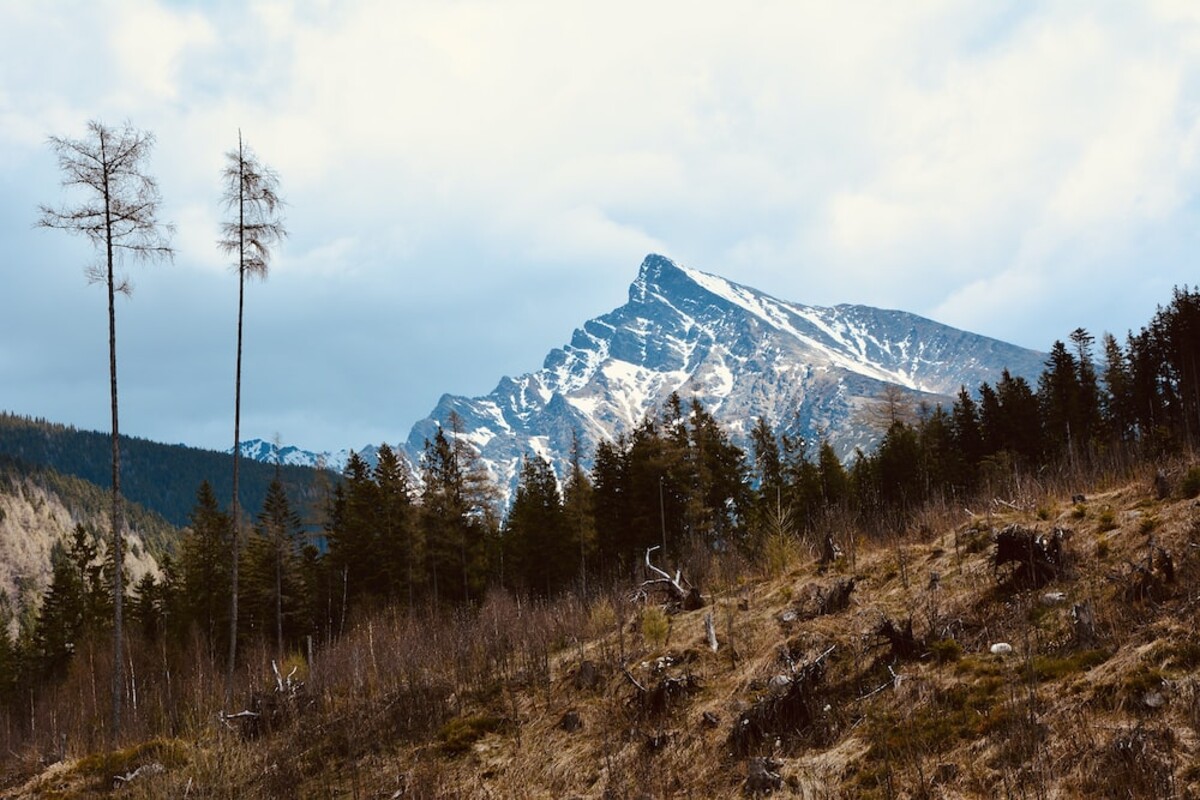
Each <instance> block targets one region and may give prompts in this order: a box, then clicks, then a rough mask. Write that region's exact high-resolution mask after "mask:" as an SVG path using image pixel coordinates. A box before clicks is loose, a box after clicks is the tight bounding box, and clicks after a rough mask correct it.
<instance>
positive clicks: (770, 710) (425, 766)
mask: <svg viewBox="0 0 1200 800" xmlns="http://www.w3.org/2000/svg"><path fill="white" fill-rule="evenodd" d="M974 512H975V513H971V512H970V511H968V510H966V509H961V508H960V509H954V510H946V509H943V510H941V511H938V512H932V511H930V512H927V513H926V514H925V515H924V516H923V517H922V518H920V519H919V520H917V521H916V522H915V523H914V524H912V525H910V526H909V527H908V528H907V529H906V530H903V531H897V532H896V534H895V535H894V536H893V537H891V538H890V539H888V540H884V541H880V540H878V539H873V540H865V539H863V538H861V537H857V538H855V537H851V536H850V535H849V534H840V535H841V536H842V541H841V545H842V548H843V550H844V551H845V552H846V553H847V554H848V555H844V556H842V557H841V558H840V559H839V560H837V561H836V562H834V563H833V564H830V565H827V567H825V568H823V567H822V566H821V565H820V564H819V563H818V559H817V556H818V555H819V552H820V549H819V548H818V547H816V546H813V545H812V544H811V543H807V542H794V541H793V542H788V541H782V540H781V541H776V542H774V543H773V546H772V547H771V548H769V550H770V551H771V553H772V556H771V558H770V559H767V560H768V561H770V562H771V563H770V565H769V566H762V565H758V566H752V565H746V564H743V563H740V562H737V561H736V560H734V559H724V560H721V559H710V560H708V561H698V560H694V561H693V567H692V569H693V571H694V572H695V573H696V577H697V578H702V579H703V586H704V588H705V590H706V600H708V601H709V602H708V605H707V606H706V607H705V608H702V609H700V610H696V611H678V612H674V613H671V614H669V615H663V614H661V613H660V612H659V610H658V609H659V608H660V604H659V601H660V600H662V599H663V598H659V597H657V596H655V595H654V594H653V593H651V595H650V597H649V598H648V599H647V600H633V599H631V598H630V592H629V591H623V592H622V591H613V592H612V593H610V594H609V595H608V596H606V597H603V598H597V599H595V600H593V601H591V602H589V603H587V604H584V603H580V602H579V601H577V600H575V599H564V600H560V601H557V602H555V603H553V604H549V605H546V604H537V603H533V604H529V603H519V602H517V601H515V600H513V599H511V598H509V597H507V596H505V595H503V594H501V593H495V594H493V595H492V596H490V597H489V598H488V599H487V601H486V602H485V603H484V604H483V605H482V607H481V608H479V609H478V610H477V611H475V612H473V613H470V614H467V613H462V614H458V615H442V616H439V617H437V618H423V619H414V618H411V617H409V616H407V615H403V614H400V613H395V614H392V615H388V614H379V615H375V616H373V617H371V618H370V619H369V620H363V621H361V622H360V623H359V624H357V625H356V626H354V628H353V631H352V632H351V633H348V634H347V635H346V636H345V637H344V638H343V639H342V640H341V641H340V642H338V643H336V644H334V645H333V646H332V647H330V648H329V649H327V650H326V651H324V652H323V653H321V654H319V655H318V657H317V659H316V661H315V663H314V664H313V665H312V670H311V673H307V674H306V673H305V672H304V667H303V664H302V661H301V662H300V665H299V666H300V669H299V670H298V672H297V676H303V677H305V678H306V682H305V684H304V685H303V686H302V687H300V688H299V689H297V690H295V691H285V692H282V693H279V692H273V691H272V687H273V685H274V684H275V678H274V677H273V673H272V670H271V667H270V662H269V657H268V656H267V655H266V654H265V653H260V654H258V655H257V656H254V657H252V658H251V659H250V662H251V663H250V664H249V667H248V669H249V673H248V674H250V675H257V676H259V677H258V684H257V686H251V685H247V687H246V692H245V693H244V695H243V696H244V697H245V698H247V703H248V704H251V703H253V702H255V700H254V699H253V698H257V705H254V706H253V707H254V708H255V709H257V710H258V711H259V712H260V713H261V714H262V716H261V717H258V718H257V720H258V724H257V725H256V726H255V727H254V728H253V729H249V728H247V727H246V726H244V725H243V726H241V728H240V729H239V726H238V725H237V724H235V723H229V725H228V726H227V725H225V724H222V723H221V722H220V721H218V720H217V719H216V718H215V716H210V717H209V718H207V719H200V720H199V721H198V722H196V723H195V724H194V725H193V726H191V727H190V728H189V729H187V730H183V731H181V732H180V735H179V738H171V739H156V740H153V741H147V742H142V743H138V744H136V745H133V746H131V747H129V748H127V749H125V750H121V751H118V752H116V753H114V754H111V755H110V756H107V757H104V756H96V755H92V756H85V757H77V758H74V759H72V758H67V759H65V760H63V761H61V762H59V763H56V764H54V765H53V766H51V767H49V768H46V769H43V768H42V767H40V766H38V765H37V764H36V763H35V762H34V760H33V756H32V755H27V756H26V757H25V761H24V762H22V763H23V767H21V768H12V771H11V772H10V774H9V777H8V781H9V783H8V786H9V788H8V789H7V790H5V791H3V792H0V797H25V796H40V797H92V796H103V795H106V794H108V793H109V792H112V791H113V777H112V776H114V775H118V774H119V775H128V774H130V773H132V772H133V771H134V770H135V769H136V768H137V767H139V766H142V767H144V769H143V770H142V772H141V773H138V774H137V775H136V776H134V777H133V778H132V779H131V780H129V781H118V783H120V784H122V788H121V789H120V790H119V794H121V795H123V796H127V797H231V798H232V797H354V798H435V797H437V798H441V797H445V798H451V797H464V798H502V797H503V798H507V797H547V798H550V797H554V798H559V797H577V798H642V797H645V798H667V797H732V796H739V795H747V794H753V793H764V794H765V793H766V792H767V791H770V792H771V793H772V794H773V795H774V796H781V797H804V798H835V797H879V798H925V797H927V798H975V797H978V798H991V797H1031V798H1073V797H1111V798H1130V797H1156V798H1158V797H1163V798H1166V797H1178V798H1185V797H1200V758H1198V756H1200V691H1198V685H1200V680H1198V670H1200V630H1198V629H1197V618H1198V615H1200V592H1198V591H1197V586H1198V580H1197V579H1198V578H1200V504H1198V502H1197V501H1196V500H1195V499H1192V498H1184V497H1181V496H1179V494H1178V493H1176V494H1175V495H1173V496H1170V497H1167V498H1165V499H1158V495H1157V493H1156V491H1155V487H1154V481H1153V480H1151V479H1148V478H1147V479H1144V480H1137V481H1132V482H1128V483H1126V484H1124V485H1117V486H1112V487H1108V488H1104V487H1102V488H1101V489H1100V490H1099V491H1097V492H1096V493H1095V494H1089V495H1088V496H1087V497H1086V500H1084V501H1083V502H1072V501H1070V500H1069V499H1068V497H1066V496H1046V495H1038V494H1035V493H1033V492H1029V493H1026V494H1024V495H1022V494H1021V493H1017V494H1016V496H1012V497H1004V498H998V499H997V500H996V501H995V502H993V503H991V504H990V507H989V508H987V509H980V508H976V509H974ZM1012 524H1017V525H1019V526H1022V529H1023V530H1031V531H1035V532H1037V533H1039V534H1041V535H1043V536H1047V537H1049V536H1051V535H1053V532H1054V531H1055V530H1056V529H1057V530H1059V531H1062V532H1063V536H1064V538H1063V552H1064V557H1063V560H1062V564H1061V571H1060V574H1059V575H1058V576H1057V577H1054V578H1053V579H1051V580H1049V581H1048V582H1047V583H1045V584H1044V585H1038V586H1032V585H1020V584H1019V582H1017V579H1018V578H1019V576H1015V575H1014V571H1015V570H1016V569H1019V566H1017V567H1013V566H1011V565H1010V566H1008V567H1004V568H1002V569H1000V570H999V571H997V570H996V569H995V568H994V566H993V556H994V553H995V549H996V548H995V544H994V538H995V534H996V533H997V532H999V531H1001V530H1003V529H1004V528H1006V527H1007V526H1009V525H1012ZM851 578H853V579H854V585H853V590H852V592H851V593H850V594H849V602H848V604H845V607H840V604H839V603H837V602H836V600H831V598H832V597H833V595H832V594H831V590H832V589H833V588H834V587H835V585H836V584H838V583H839V582H841V581H846V580H848V579H851ZM845 586H846V585H845V584H843V585H842V588H843V589H844V588H845ZM708 614H711V615H712V618H713V622H714V628H715V630H716V634H717V638H718V642H719V649H718V650H717V651H716V652H713V651H712V650H711V649H710V648H709V646H708V643H707V637H706V632H705V617H706V615H708ZM885 622H890V623H892V624H891V625H890V626H888V625H886V624H884V623H885ZM910 623H911V627H910ZM999 643H1004V644H1007V645H1008V646H1009V648H1011V651H1010V652H1007V653H1003V654H996V653H993V652H992V651H993V647H992V646H993V645H996V644H999ZM998 649H1002V650H1003V649H1006V648H998ZM285 671H290V667H285ZM213 702H214V703H216V702H217V700H216V699H215V697H214V700H213ZM215 710H216V706H215V705H214V706H213V712H214V714H215ZM752 774H753V775H755V776H756V777H755V780H754V781H748V776H750V775H752Z"/></svg>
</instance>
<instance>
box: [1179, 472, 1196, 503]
mask: <svg viewBox="0 0 1200 800" xmlns="http://www.w3.org/2000/svg"><path fill="white" fill-rule="evenodd" d="M1179 492H1180V494H1182V495H1183V496H1184V497H1186V498H1189V499H1190V498H1193V497H1195V496H1196V495H1200V467H1192V468H1191V469H1189V470H1188V471H1187V474H1186V475H1184V476H1183V480H1182V481H1181V482H1180V484H1179Z"/></svg>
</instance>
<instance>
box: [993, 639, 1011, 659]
mask: <svg viewBox="0 0 1200 800" xmlns="http://www.w3.org/2000/svg"><path fill="white" fill-rule="evenodd" d="M988 650H990V651H991V653H992V655H994V656H1007V655H1010V654H1011V653H1012V651H1013V646H1012V645H1011V644H1009V643H1008V642H996V643H995V644H994V645H992V646H991V647H989V648H988Z"/></svg>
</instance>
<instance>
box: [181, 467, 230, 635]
mask: <svg viewBox="0 0 1200 800" xmlns="http://www.w3.org/2000/svg"><path fill="white" fill-rule="evenodd" d="M191 516H192V524H191V528H190V530H189V531H188V532H187V533H186V534H185V535H184V537H183V541H182V542H181V544H180V553H179V573H180V583H181V585H182V588H181V597H182V602H181V603H180V605H181V606H182V607H183V609H184V610H185V613H186V617H187V619H186V621H184V620H181V623H184V624H183V625H181V627H186V625H190V624H195V625H196V626H197V627H198V628H199V629H200V633H201V635H202V636H203V639H204V643H205V646H206V648H207V650H208V654H209V656H210V657H215V656H216V653H217V650H218V647H219V645H221V644H223V641H222V639H223V637H222V633H221V631H222V630H223V629H224V628H225V626H226V623H227V622H228V617H227V610H228V608H229V604H228V603H227V602H226V601H227V600H228V598H229V591H230V587H229V582H230V578H229V569H230V565H229V559H228V554H229V540H230V538H231V531H230V523H229V515H228V514H226V513H225V512H223V511H221V508H220V505H219V504H218V502H217V496H216V494H214V493H213V490H212V486H211V485H209V483H208V481H204V482H203V483H201V484H200V488H199V489H197V490H196V505H195V507H194V508H193V509H192V515H191Z"/></svg>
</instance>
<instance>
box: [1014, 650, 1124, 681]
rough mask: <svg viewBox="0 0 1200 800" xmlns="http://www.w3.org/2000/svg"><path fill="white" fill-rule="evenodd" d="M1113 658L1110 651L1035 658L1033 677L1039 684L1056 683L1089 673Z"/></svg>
mask: <svg viewBox="0 0 1200 800" xmlns="http://www.w3.org/2000/svg"><path fill="white" fill-rule="evenodd" d="M1111 656H1112V653H1111V652H1110V651H1108V650H1080V651H1079V652H1076V653H1068V654H1067V655H1062V656H1034V657H1033V675H1034V677H1035V678H1036V679H1037V680H1038V681H1039V682H1045V681H1056V680H1059V679H1061V678H1065V677H1067V676H1068V675H1076V674H1078V673H1081V672H1087V671H1088V670H1089V669H1091V668H1092V667H1096V666H1099V665H1100V664H1103V663H1104V662H1105V661H1107V660H1108V659H1109V658H1110V657H1111Z"/></svg>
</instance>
